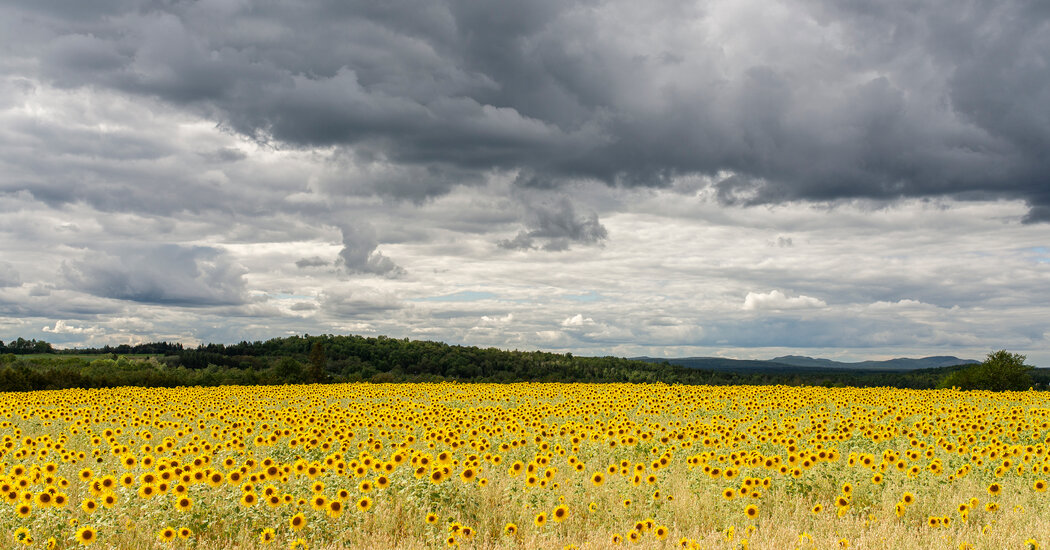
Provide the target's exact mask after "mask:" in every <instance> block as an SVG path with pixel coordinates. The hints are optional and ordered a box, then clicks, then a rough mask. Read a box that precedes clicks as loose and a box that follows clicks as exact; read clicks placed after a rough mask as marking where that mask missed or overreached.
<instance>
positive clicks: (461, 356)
mask: <svg viewBox="0 0 1050 550" xmlns="http://www.w3.org/2000/svg"><path fill="white" fill-rule="evenodd" d="M18 342H21V343H18ZM27 342H29V343H31V345H28V347H32V348H33V349H37V348H39V349H43V348H44V346H42V345H41V343H40V342H38V341H35V340H29V341H26V340H23V339H21V338H19V339H17V340H15V341H14V342H12V343H17V346H18V349H19V350H22V349H26V347H27ZM43 344H46V347H47V348H48V349H50V351H33V352H20V353H16V352H14V351H11V344H8V346H7V347H5V348H4V349H5V354H3V355H0V391H29V390H45V389H64V388H73V387H80V388H100V387H116V386H141V387H173V386H212V385H225V384H241V385H272V384H298V383H329V382H376V383H379V382H440V381H460V382H496V383H508V382H598V383H606V382H632V383H647V382H664V383H668V384H710V385H735V384H753V385H769V384H784V385H820V386H860V387H865V386H869V387H870V386H891V387H898V388H913V389H930V388H936V387H960V388H962V389H978V388H988V389H1027V388H1028V387H1029V386H1030V385H1036V386H1038V387H1045V386H1046V385H1047V383H1048V382H1050V373H1046V372H1043V371H1044V369H1032V368H1031V367H1029V366H1027V365H1024V356H1017V355H1015V354H1008V353H1007V352H1005V351H1003V352H996V353H997V354H1000V355H998V356H996V357H997V359H996V361H998V363H996V365H1000V367H1001V365H1002V364H1005V363H1003V361H1006V362H1007V363H1010V362H1011V361H1012V363H1010V364H1011V365H1014V363H1017V364H1020V365H1021V368H1020V369H1019V370H1018V368H1013V370H1010V369H1005V370H1004V368H1000V367H996V368H988V367H987V366H985V365H986V363H988V361H986V362H985V363H981V364H979V365H973V366H970V365H961V366H958V367H944V368H939V369H921V370H915V371H903V372H886V371H878V372H875V371H851V370H847V369H842V370H830V369H821V370H820V371H819V372H814V371H812V370H809V369H805V368H796V369H790V368H789V369H784V370H782V371H776V372H769V371H763V372H748V371H747V370H746V369H742V370H739V371H712V370H702V369H693V368H687V367H682V366H677V365H671V364H669V363H666V362H664V363H652V362H643V361H635V360H630V359H624V358H620V357H579V356H574V355H573V354H571V353H567V354H558V353H550V352H543V351H517V350H515V351H506V350H500V349H496V348H479V347H474V346H456V345H449V344H444V343H441V342H432V341H419V340H408V339H407V338H406V339H398V338H388V337H385V336H378V337H364V336H354V335H319V336H311V335H302V336H298V335H297V336H290V337H286V338H273V339H270V340H266V341H254V342H248V341H242V342H239V343H237V344H233V345H224V344H202V345H200V346H197V347H195V348H186V347H183V346H182V345H181V344H177V343H168V342H154V343H148V344H139V345H122V346H116V347H110V346H105V347H101V348H90V349H77V350H54V349H52V348H51V345H50V344H47V343H46V342H43ZM29 354H33V355H29ZM1002 354H1006V355H1002ZM27 355H29V356H27ZM992 355H995V354H990V355H989V360H991V359H992ZM1018 358H1019V362H1018V361H1017V360H1018ZM1007 360H1009V361H1007ZM982 366H984V367H982ZM977 367H981V368H983V369H984V370H983V371H980V372H977V370H976V369H977ZM1014 367H1016V365H1014ZM1007 371H1009V373H1007ZM1000 379H1004V380H1006V381H1005V382H1003V381H1001V380H1000Z"/></svg>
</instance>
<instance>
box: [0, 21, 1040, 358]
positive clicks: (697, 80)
mask: <svg viewBox="0 0 1050 550" xmlns="http://www.w3.org/2000/svg"><path fill="white" fill-rule="evenodd" d="M1047 52H1050V3H1047V2H1042V1H1038V0H1032V1H1021V0H1002V1H997V2H986V1H977V0H928V1H924V2H914V1H912V0H885V1H881V2H863V1H855V0H845V1H844V0H710V1H688V2H680V1H672V0H654V1H653V2H637V1H625V0H624V1H621V0H608V1H606V0H528V1H525V2H505V1H494V0H425V1H418V2H417V1H411V0H392V1H387V2H374V1H352V0H287V1H282V0H269V1H267V0H259V1H251V2H249V1H241V0H200V1H192V2H190V1H181V0H165V1H157V2H149V1H139V0H98V1H92V2H66V1H58V0H8V1H6V2H3V3H2V4H0V340H4V341H9V340H12V339H14V338H16V337H25V338H37V339H44V340H47V341H49V342H53V343H55V344H56V345H57V346H59V347H78V346H80V347H83V346H100V345H104V344H121V343H139V342H145V341H157V340H167V341H179V342H183V343H184V344H187V345H196V344H198V343H201V342H222V343H235V342H238V341H241V340H261V339H268V338H273V337H281V336H286V335H291V334H304V333H309V334H321V333H331V334H347V333H351V334H360V335H365V336H375V335H387V336H392V337H398V338H411V339H425V340H439V341H444V342H448V343H452V344H465V345H477V346H483V347H498V348H503V349H520V350H533V349H542V350H550V351H557V352H573V353H576V354H582V355H618V356H638V355H648V356H654V357H676V356H724V357H736V358H770V357H774V356H778V355H784V354H798V355H811V356H819V357H828V358H832V359H839V360H847V361H848V360H862V359H885V358H891V357H922V356H928V355H956V356H959V357H964V358H976V359H982V358H983V357H984V356H985V355H986V354H987V353H989V352H991V351H994V350H998V349H1008V350H1010V351H1013V352H1019V353H1024V354H1026V355H1028V358H1029V363H1033V364H1037V365H1039V366H1050V323H1048V322H1047V320H1048V319H1050V223H1048V222H1050V68H1048V54H1047Z"/></svg>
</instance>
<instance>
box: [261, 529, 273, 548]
mask: <svg viewBox="0 0 1050 550" xmlns="http://www.w3.org/2000/svg"><path fill="white" fill-rule="evenodd" d="M276 538H277V533H275V532H274V530H273V529H272V528H269V527H267V528H266V529H263V531H262V533H260V534H259V542H261V543H263V544H270V543H271V542H273V541H274V539H276Z"/></svg>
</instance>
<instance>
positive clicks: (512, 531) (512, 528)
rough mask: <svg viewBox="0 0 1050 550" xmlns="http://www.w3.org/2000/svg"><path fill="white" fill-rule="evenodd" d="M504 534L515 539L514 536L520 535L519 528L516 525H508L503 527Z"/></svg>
mask: <svg viewBox="0 0 1050 550" xmlns="http://www.w3.org/2000/svg"><path fill="white" fill-rule="evenodd" d="M503 532H504V533H505V534H507V535H509V536H512V537H513V536H514V535H517V534H518V526H517V525H514V524H513V523H508V524H506V525H504V526H503Z"/></svg>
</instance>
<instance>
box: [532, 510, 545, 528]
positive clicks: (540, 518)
mask: <svg viewBox="0 0 1050 550" xmlns="http://www.w3.org/2000/svg"><path fill="white" fill-rule="evenodd" d="M532 523H533V524H535V525H536V527H543V526H544V525H546V524H547V514H544V513H542V512H541V513H539V514H536V517H535V518H533V520H532Z"/></svg>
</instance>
